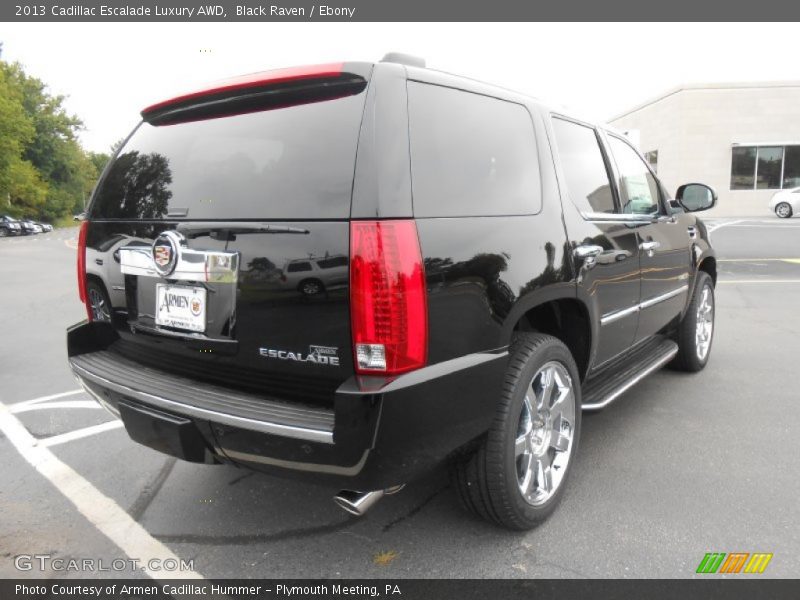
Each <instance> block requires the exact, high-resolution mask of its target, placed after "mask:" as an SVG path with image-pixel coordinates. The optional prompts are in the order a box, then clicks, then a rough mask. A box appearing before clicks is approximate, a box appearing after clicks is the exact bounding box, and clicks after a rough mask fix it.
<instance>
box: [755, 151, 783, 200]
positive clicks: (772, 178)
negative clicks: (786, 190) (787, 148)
mask: <svg viewBox="0 0 800 600" xmlns="http://www.w3.org/2000/svg"><path fill="white" fill-rule="evenodd" d="M782 162H783V146H762V147H760V148H759V149H758V176H757V177H756V188H758V189H759V190H778V189H780V187H781V163H782Z"/></svg>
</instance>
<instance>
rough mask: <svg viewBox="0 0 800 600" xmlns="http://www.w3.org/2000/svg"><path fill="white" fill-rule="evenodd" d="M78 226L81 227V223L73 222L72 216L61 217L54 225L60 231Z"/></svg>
mask: <svg viewBox="0 0 800 600" xmlns="http://www.w3.org/2000/svg"><path fill="white" fill-rule="evenodd" d="M78 225H80V222H79V221H73V220H72V215H64V216H63V217H59V218H58V219H56V221H55V222H54V223H53V227H55V228H56V229H60V228H63V227H77V226H78Z"/></svg>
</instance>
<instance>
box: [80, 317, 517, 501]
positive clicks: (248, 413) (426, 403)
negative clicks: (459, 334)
mask: <svg viewBox="0 0 800 600" xmlns="http://www.w3.org/2000/svg"><path fill="white" fill-rule="evenodd" d="M117 340H118V338H117V334H116V333H115V332H114V330H113V329H112V328H111V327H110V326H108V325H106V324H103V323H82V324H79V325H76V326H74V327H73V328H71V329H70V330H69V331H68V334H67V341H68V354H69V362H70V366H71V368H72V371H73V373H74V374H75V376H76V377H77V378H78V380H79V381H80V382H81V384H82V385H83V386H84V387H85V388H86V389H87V390H88V391H89V392H90V394H92V396H93V397H95V399H97V400H98V401H99V402H100V403H101V404H103V405H104V406H106V407H107V408H109V409H110V410H111V411H112V412H114V413H115V414H118V415H119V414H120V408H122V413H123V414H122V416H123V420H124V421H125V425H126V428H127V429H128V432H129V434H130V435H131V437H132V438H134V439H135V440H137V441H143V439H149V438H148V437H147V435H143V434H142V432H141V431H139V430H136V431H134V430H133V428H137V429H138V428H140V427H142V422H143V420H142V419H141V418H136V419H132V418H126V415H131V414H136V415H139V416H141V414H146V415H156V416H158V415H161V416H163V417H164V419H165V422H168V421H175V420H176V419H177V420H182V421H181V422H182V423H184V425H183V426H182V428H180V431H181V432H182V433H181V434H180V435H182V436H184V437H185V436H186V430H187V425H186V423H185V422H191V427H192V429H193V431H194V430H196V432H198V433H199V435H197V436H195V437H197V439H198V440H201V441H200V442H198V444H200V445H202V446H203V448H201V449H198V448H197V447H192V448H191V449H190V450H187V452H186V453H185V454H183V455H182V454H181V453H179V452H172V453H174V454H176V455H178V456H180V457H181V458H184V459H187V460H203V461H205V462H213V461H215V460H217V461H223V462H232V463H236V464H239V465H242V466H245V467H248V468H251V469H255V470H261V471H266V472H270V473H275V474H278V475H288V476H299V477H305V478H309V479H313V480H316V481H321V482H325V481H328V482H330V483H336V484H337V485H340V486H342V487H346V488H349V489H358V490H373V489H384V488H388V487H391V486H394V485H399V484H402V483H406V482H408V481H410V480H412V479H414V478H415V477H416V476H418V475H420V474H422V473H424V472H425V471H427V470H429V469H430V468H432V467H434V466H435V465H436V464H438V463H439V462H441V461H442V460H443V459H445V458H446V457H447V456H448V455H449V454H451V453H452V452H453V451H455V450H456V449H458V448H459V447H461V446H463V445H464V444H465V443H467V442H469V441H470V440H472V439H474V438H476V437H478V436H480V435H481V434H483V433H484V432H485V431H486V430H487V429H488V428H489V425H490V423H491V419H492V417H493V415H494V407H495V405H496V402H495V399H496V398H497V396H498V393H499V390H500V388H501V385H502V380H503V375H504V373H505V368H506V363H507V354H506V353H505V352H497V353H480V354H472V355H468V356H465V357H461V358H459V359H456V360H452V361H447V362H445V363H439V364H436V365H432V366H429V367H426V368H424V369H420V370H418V371H414V372H412V373H408V374H405V375H402V376H400V377H397V378H395V379H393V380H387V379H383V378H374V377H370V378H364V377H355V376H354V377H352V378H350V379H348V380H347V381H345V382H344V383H343V384H342V385H341V386H340V387H339V388H338V389H337V390H336V392H335V397H334V399H333V403H332V406H333V408H332V409H325V408H320V407H314V406H303V405H301V404H298V403H290V402H285V401H282V400H280V399H276V398H271V397H269V395H268V392H265V394H264V395H263V396H260V395H254V394H247V393H243V392H239V391H236V390H233V389H229V388H226V387H221V386H215V385H210V384H208V383H205V382H202V381H197V380H192V379H188V378H185V377H178V376H175V375H173V374H170V373H167V372H165V371H159V370H157V369H152V368H147V367H143V366H142V365H139V364H138V363H135V362H134V361H132V360H130V359H127V358H125V357H123V356H122V355H120V354H118V353H116V352H115V351H114V345H115V343H116V342H117ZM131 408H132V409H134V410H133V411H132V410H129V409H131ZM154 418H155V417H154ZM150 428H151V429H152V427H150ZM156 429H158V430H159V431H162V432H167V433H163V434H160V435H162V437H163V436H172V435H175V436H177V435H178V434H177V433H174V434H173V433H169V432H171V431H176V432H177V431H178V429H177V428H170V427H160V426H157V427H156ZM151 433H152V432H150V433H149V434H148V435H150V434H151ZM189 438H191V436H189ZM187 439H188V438H187ZM143 443H147V442H143ZM148 445H151V446H152V447H155V448H156V449H159V450H161V451H169V450H164V448H183V447H186V444H184V443H178V442H177V441H176V440H164V439H161V440H160V441H159V442H158V443H153V444H150V443H148ZM200 450H202V451H200ZM198 457H201V458H198Z"/></svg>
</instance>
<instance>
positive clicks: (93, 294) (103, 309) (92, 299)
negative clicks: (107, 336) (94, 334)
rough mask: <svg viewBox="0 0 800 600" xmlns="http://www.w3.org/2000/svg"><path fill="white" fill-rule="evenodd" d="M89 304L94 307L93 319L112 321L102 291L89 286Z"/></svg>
mask: <svg viewBox="0 0 800 600" xmlns="http://www.w3.org/2000/svg"><path fill="white" fill-rule="evenodd" d="M89 304H90V305H91V307H92V320H94V321H111V313H110V312H109V309H108V304H106V300H105V298H104V297H103V294H102V292H100V290H98V289H97V288H94V287H91V288H89Z"/></svg>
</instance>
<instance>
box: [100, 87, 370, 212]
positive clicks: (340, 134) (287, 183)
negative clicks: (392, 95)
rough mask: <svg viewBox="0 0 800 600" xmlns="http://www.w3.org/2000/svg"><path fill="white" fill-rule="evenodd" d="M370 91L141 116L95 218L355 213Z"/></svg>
mask: <svg viewBox="0 0 800 600" xmlns="http://www.w3.org/2000/svg"><path fill="white" fill-rule="evenodd" d="M365 96H366V93H365V92H361V93H360V94H357V95H354V96H348V97H345V98H339V99H336V100H327V101H325V102H316V103H312V104H303V105H299V106H291V107H287V108H281V109H275V110H268V111H262V112H255V113H250V114H243V115H236V116H228V117H223V118H217V119H209V120H203V121H193V122H188V123H179V124H176V125H162V126H158V127H156V126H153V125H150V124H148V123H142V124H141V125H139V127H138V128H137V129H136V131H135V132H134V134H133V135H132V136H131V138H130V139H129V140H128V142H127V143H126V144H125V146H124V147H123V148H122V150H121V151H120V153H119V155H118V157H117V158H116V160H115V161H114V163H113V164H112V165H111V167H110V169H109V171H108V173H107V174H106V176H105V177H104V178H103V180H102V181H101V183H100V186H99V188H98V190H97V193H96V195H95V199H94V202H93V204H92V208H91V215H90V216H91V217H92V218H96V219H163V218H167V217H169V218H179V219H182V218H183V219H191V220H197V219H222V220H225V219H296V218H301V219H302V218H314V219H317V218H319V219H325V218H328V219H330V218H347V217H348V216H349V214H350V198H351V191H352V187H353V171H354V168H355V159H356V145H357V143H358V134H359V128H360V125H361V115H362V112H363V109H364V98H365Z"/></svg>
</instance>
